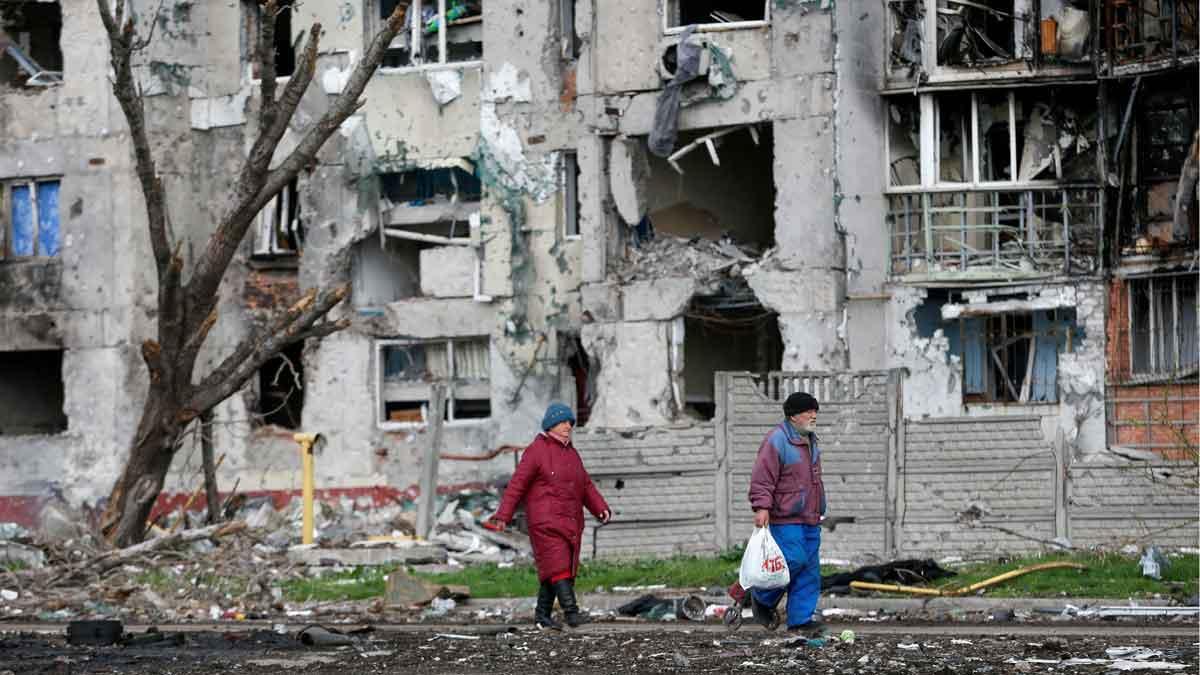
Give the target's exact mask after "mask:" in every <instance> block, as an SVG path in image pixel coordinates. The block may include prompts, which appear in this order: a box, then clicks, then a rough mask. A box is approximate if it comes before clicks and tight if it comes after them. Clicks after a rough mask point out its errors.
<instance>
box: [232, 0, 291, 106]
mask: <svg viewBox="0 0 1200 675" xmlns="http://www.w3.org/2000/svg"><path fill="white" fill-rule="evenodd" d="M295 5H296V3H295V2H294V1H293V2H292V3H291V4H289V5H287V7H286V9H287V10H288V12H290V13H291V15H290V16H289V18H288V21H289V23H290V22H291V21H292V20H294V19H295V18H296V6H295ZM240 7H241V8H242V11H243V12H246V11H249V10H250V8H251V7H253V8H254V9H255V10H257V11H258V12H259V14H257V15H256V16H255V17H254V18H253V26H249V25H246V19H245V17H244V18H243V25H242V32H243V33H244V34H245V39H246V53H245V55H244V58H245V59H246V63H245V70H246V81H247V82H248V83H250V84H251V85H252V86H255V87H257V86H259V85H261V84H262V76H261V75H259V74H257V73H256V72H255V70H257V68H258V59H257V58H256V54H257V52H258V33H259V22H260V21H261V20H262V13H261V11H262V10H261V8H259V7H258V5H257V4H256V3H255V2H254V0H241V3H240ZM252 28H253V29H252ZM288 40H289V42H290V43H291V44H292V62H293V66H292V72H291V73H288V74H287V75H279V74H278V73H279V70H278V69H279V64H278V62H276V64H275V68H276V75H275V84H277V85H278V84H283V85H286V84H287V83H288V81H290V80H291V79H292V75H293V74H294V73H295V72H296V71H295V61H296V59H297V58H298V56H299V55H298V54H296V50H295V40H294V39H293V38H292V37H291V36H289V38H288Z"/></svg>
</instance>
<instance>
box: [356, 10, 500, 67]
mask: <svg viewBox="0 0 1200 675" xmlns="http://www.w3.org/2000/svg"><path fill="white" fill-rule="evenodd" d="M376 2H377V3H378V7H379V14H378V16H379V20H380V21H381V22H382V21H383V20H385V19H387V17H389V16H391V14H392V10H394V9H395V8H396V6H397V5H403V4H408V10H407V12H406V14H405V23H404V27H403V28H402V29H401V30H400V33H399V34H398V35H397V36H396V37H395V38H393V39H392V44H391V45H390V46H389V47H388V50H387V54H386V55H385V56H384V59H383V67H385V68H404V67H410V66H424V65H437V64H445V63H464V64H465V63H472V64H473V63H476V62H478V61H480V60H482V59H483V2H482V0H443V2H444V4H443V2H439V1H438V0H411V1H410V2H405V1H404V0H376ZM439 6H442V7H444V8H445V17H444V18H445V20H444V21H443V20H442V19H443V17H442V15H441V14H440V13H439V11H438V8H439ZM417 17H419V18H417Z"/></svg>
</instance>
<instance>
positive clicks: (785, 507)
mask: <svg viewBox="0 0 1200 675" xmlns="http://www.w3.org/2000/svg"><path fill="white" fill-rule="evenodd" d="M818 409H820V406H819V405H818V404H817V399H815V398H813V397H812V396H810V395H809V394H806V393H803V392H796V393H794V394H792V395H791V396H788V398H787V401H785V402H784V404H783V415H784V418H785V419H784V420H783V422H782V423H781V424H780V425H779V426H777V427H775V428H774V429H772V430H771V433H769V434H767V437H766V438H764V439H763V442H762V445H760V446H759V448H758V457H757V458H756V459H755V460H754V471H753V473H751V474H750V506H751V508H753V509H754V526H755V527H767V526H770V528H771V536H772V537H774V538H775V542H776V543H778V544H779V548H781V549H783V557H784V559H785V560H787V564H788V574H789V575H790V576H791V582H790V583H788V585H787V588H786V589H784V588H772V589H768V590H761V591H760V590H753V591H752V593H751V600H752V602H751V607H752V608H753V610H754V618H755V619H756V620H757V621H758V622H759V623H761V624H763V625H766V626H773V625H774V623H775V606H776V605H778V604H779V600H780V598H782V597H783V594H784V592H785V590H786V592H787V596H788V600H787V627H788V630H799V631H806V632H810V633H819V632H820V631H821V630H822V626H821V623H820V621H819V620H814V619H813V611H814V610H816V608H817V598H818V596H819V595H820V594H821V554H820V549H821V517H822V516H824V515H825V484H824V483H823V482H822V480H821V449H820V448H819V447H817V434H816V433H815V432H814V431H813V429H814V428H815V426H816V422H817V410H818Z"/></svg>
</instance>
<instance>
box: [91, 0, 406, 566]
mask: <svg viewBox="0 0 1200 675" xmlns="http://www.w3.org/2000/svg"><path fill="white" fill-rule="evenodd" d="M96 2H97V5H98V6H99V9H100V18H101V20H102V21H103V22H104V28H105V30H106V31H107V33H108V42H109V53H110V54H111V59H112V69H113V74H114V77H113V80H112V90H113V95H114V96H115V97H116V99H117V101H118V103H120V105H121V111H122V112H123V113H124V115H125V119H126V121H127V122H128V123H129V135H130V138H131V139H132V142H133V153H134V159H135V161H136V169H137V176H138V182H139V184H140V186H141V190H142V196H143V197H144V199H145V203H146V215H147V217H148V224H149V230H150V243H151V248H152V250H153V252H154V263H155V269H156V271H157V276H158V306H157V317H156V318H157V322H158V336H157V337H156V338H154V339H147V340H145V341H144V342H142V349H141V351H142V358H143V359H144V360H145V362H146V366H147V367H148V369H149V376H150V387H149V391H148V394H147V396H146V402H145V406H144V407H143V409H142V417H141V421H140V422H139V424H138V427H137V435H136V436H135V438H134V439H133V440H132V443H131V446H130V449H129V459H128V461H127V463H126V464H125V468H124V470H123V472H122V473H121V476H120V477H119V478H118V479H117V481H116V483H115V484H114V485H113V489H112V493H111V495H110V497H109V501H108V507H107V509H106V510H105V513H104V517H103V519H102V521H101V527H102V530H103V532H104V535H105V536H106V537H107V539H108V540H109V541H110V542H112V543H113V544H115V545H117V546H127V545H130V544H133V543H137V542H139V541H141V540H142V538H143V537H144V535H145V530H146V526H145V523H146V518H147V517H148V516H149V514H150V510H151V508H152V507H153V505H154V502H155V500H156V499H157V497H158V494H159V492H161V491H162V487H163V481H164V479H165V478H166V475H167V470H168V469H169V468H170V466H171V460H172V458H173V457H174V456H175V453H176V451H177V450H178V448H179V445H180V444H179V441H180V437H181V436H182V435H183V433H184V432H185V430H186V429H187V428H188V425H190V424H192V423H193V421H195V420H196V419H197V418H198V417H199V416H200V415H201V414H202V413H204V412H206V411H208V410H211V409H212V408H213V407H214V406H216V405H217V404H218V403H220V402H221V401H224V400H225V399H226V398H228V397H229V396H231V395H232V394H234V393H235V392H237V391H238V390H239V389H241V388H242V386H243V385H244V384H245V383H246V381H247V380H249V379H250V377H252V376H253V375H254V374H255V373H256V372H257V371H258V369H259V368H260V367H261V366H262V365H263V364H264V363H265V362H266V361H267V360H268V359H270V358H271V357H273V356H275V355H276V354H278V353H279V351H280V350H281V349H283V348H284V347H285V346H287V345H288V344H291V343H293V342H295V341H297V340H303V339H305V338H310V337H311V338H320V337H323V336H325V335H329V334H330V333H333V332H335V331H338V330H340V329H342V328H345V327H346V325H347V323H346V322H345V321H330V320H327V319H326V314H327V313H328V312H329V311H330V310H331V309H333V308H334V307H335V306H336V305H337V304H338V303H339V302H341V300H342V299H343V298H344V297H345V296H346V294H347V293H348V290H349V289H348V287H347V286H346V285H341V286H338V287H334V288H324V289H319V290H318V289H312V290H310V291H308V292H307V293H306V294H305V295H304V296H303V297H302V298H301V299H300V300H299V301H298V302H296V303H295V304H294V305H292V306H291V307H290V308H288V309H287V310H286V311H284V312H282V313H280V314H279V315H278V316H275V317H273V318H272V319H271V320H269V321H267V322H265V325H262V326H260V327H259V328H257V329H256V330H253V331H251V332H250V334H248V335H247V336H246V337H245V338H244V339H243V340H242V341H241V342H240V343H239V344H238V345H237V346H236V347H234V348H233V350H232V352H231V353H230V354H228V356H226V357H225V359H224V360H223V361H221V362H220V363H219V364H218V365H217V366H216V367H215V368H213V369H212V371H211V372H208V373H206V374H203V376H202V377H198V375H197V373H196V360H197V357H198V356H199V354H200V350H201V347H203V345H204V342H205V340H206V339H207V337H208V334H209V331H210V330H212V327H213V325H214V324H216V322H217V302H218V295H219V294H218V291H219V288H220V285H221V280H222V278H223V277H224V276H225V271H226V269H227V268H228V267H229V264H230V262H231V261H232V260H233V257H234V254H235V253H236V251H237V249H238V247H239V246H240V244H241V243H242V239H243V238H244V237H245V236H246V232H247V230H249V229H250V225H251V224H252V223H253V222H254V220H255V217H256V216H257V214H258V212H259V211H260V210H261V209H262V208H263V207H264V206H265V205H266V204H267V203H268V202H270V201H271V199H273V198H274V197H275V196H276V195H277V194H278V193H279V192H280V190H282V189H283V188H285V187H286V186H287V185H288V183H289V182H290V181H291V180H292V179H293V178H295V177H296V175H297V173H299V172H300V171H301V170H302V169H304V168H305V167H308V166H310V165H312V164H313V163H315V158H316V154H317V152H318V151H319V150H320V149H321V146H322V145H324V144H325V141H327V140H328V139H329V137H330V136H331V135H333V133H334V132H335V131H337V129H338V127H339V126H340V125H341V124H342V122H344V121H345V120H346V119H347V118H348V117H350V115H352V114H353V113H354V112H355V111H356V110H357V109H358V108H359V107H360V106H361V105H362V102H361V101H360V100H359V96H360V95H361V94H362V92H363V89H364V88H365V87H366V85H367V81H368V80H369V79H370V78H371V76H372V75H373V74H374V73H375V70H376V69H377V68H378V67H379V64H380V62H381V61H382V59H383V56H384V52H385V51H386V49H387V46H388V44H389V43H390V42H391V41H392V38H393V37H394V36H395V35H396V34H397V32H399V30H400V29H401V27H402V25H403V22H404V12H405V9H406V6H405V5H404V4H400V5H398V6H397V8H396V10H395V11H394V12H392V15H391V16H390V17H389V18H388V20H387V22H386V24H385V25H384V27H383V28H382V29H381V30H380V31H379V33H378V34H376V35H375V37H374V38H373V39H372V40H371V44H370V46H369V47H368V48H367V50H366V53H365V54H364V55H363V58H362V60H361V61H359V62H358V64H357V65H356V66H355V68H354V72H353V73H352V74H351V76H350V78H349V80H348V82H347V84H346V86H345V87H344V89H343V90H342V92H341V93H340V94H338V95H337V96H336V97H334V98H333V100H332V101H331V104H330V106H329V108H328V110H327V111H326V112H325V113H324V114H323V115H322V116H321V117H320V119H318V120H317V121H316V122H315V123H314V124H313V125H312V126H311V127H309V128H308V129H307V130H306V131H305V132H304V133H303V136H302V138H301V140H300V141H299V143H298V144H297V145H296V147H295V148H294V149H293V150H292V151H291V152H290V153H289V154H288V155H287V156H286V157H284V158H283V159H282V161H281V162H279V163H278V164H277V166H276V168H271V160H272V157H273V156H274V154H275V150H276V147H277V146H278V144H279V141H280V139H281V138H282V137H283V135H284V133H285V132H286V131H287V129H288V125H289V124H290V123H291V121H292V115H293V114H294V113H295V111H296V108H297V106H298V105H299V104H300V99H301V97H302V96H303V95H304V92H305V90H306V89H307V88H308V86H309V83H310V82H312V79H313V75H314V72H315V70H316V65H317V52H318V47H319V43H320V39H321V26H320V24H314V25H313V26H312V28H311V29H310V30H309V31H308V35H307V37H306V39H304V40H302V42H301V44H300V46H298V48H297V54H298V57H297V59H296V61H297V62H296V66H295V71H294V72H293V74H292V75H291V78H290V79H289V80H288V81H287V84H286V85H284V87H283V91H282V92H277V91H276V89H277V84H276V80H275V77H276V68H275V49H274V44H275V21H274V18H275V16H276V14H278V13H279V12H280V11H282V10H283V9H285V8H287V7H288V6H289V5H290V4H291V3H290V0H258V4H259V11H260V12H261V13H262V16H263V20H262V21H261V22H260V28H259V34H258V49H257V59H258V64H259V69H260V70H259V74H260V76H261V85H260V89H259V92H258V94H259V109H258V119H257V128H256V129H255V130H254V133H255V138H254V142H253V144H252V146H251V148H250V150H249V153H248V155H247V157H246V159H245V162H244V163H243V164H242V167H241V169H240V171H238V173H237V175H236V178H235V179H234V182H233V185H232V190H231V192H232V194H231V196H230V198H229V201H228V204H226V206H225V207H224V211H223V213H222V214H221V216H220V220H219V222H218V223H217V226H216V229H215V231H214V232H213V234H212V236H210V237H209V238H208V241H207V243H206V244H205V245H204V248H203V252H202V253H201V254H200V255H199V257H198V258H197V259H196V260H195V261H194V263H193V265H192V267H191V270H190V273H189V274H187V275H186V277H187V278H186V279H185V278H184V277H185V274H184V261H183V259H182V257H181V256H180V250H181V243H182V242H181V241H179V240H178V239H174V238H173V236H172V233H171V232H170V231H169V227H168V225H169V223H170V222H171V215H170V213H169V208H168V202H167V197H166V191H165V189H164V187H163V181H162V178H161V177H160V176H159V174H158V171H157V169H156V166H155V158H154V155H153V153H152V152H151V149H150V140H149V134H150V133H151V132H150V130H148V129H147V127H146V115H145V108H144V105H143V98H142V91H141V88H140V87H139V86H138V84H137V82H136V80H135V78H134V74H133V58H134V56H135V54H137V53H138V52H139V51H140V50H142V49H144V48H145V47H146V46H147V45H148V44H149V42H150V39H151V38H152V37H153V31H152V30H151V31H150V33H149V34H148V35H147V36H146V37H145V38H143V37H141V36H139V35H138V32H137V29H136V27H135V21H134V17H133V13H132V10H131V9H130V8H128V7H127V6H126V3H125V0H115V6H113V5H112V4H110V2H109V0H96ZM156 20H157V17H155V18H154V20H152V21H151V22H150V24H149V25H151V26H153V25H154V23H155V22H156Z"/></svg>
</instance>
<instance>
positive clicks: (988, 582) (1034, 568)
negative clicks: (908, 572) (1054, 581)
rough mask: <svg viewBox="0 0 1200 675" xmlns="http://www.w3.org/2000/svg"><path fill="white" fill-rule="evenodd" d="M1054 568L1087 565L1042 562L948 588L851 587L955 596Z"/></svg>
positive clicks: (854, 585) (859, 583)
mask: <svg viewBox="0 0 1200 675" xmlns="http://www.w3.org/2000/svg"><path fill="white" fill-rule="evenodd" d="M1053 569H1077V570H1086V569H1087V567H1086V566H1085V565H1080V564H1079V563H1073V562H1048V563H1041V564H1038V565H1029V566H1027V567H1022V568H1020V569H1016V570H1012V571H1010V572H1005V573H1004V574H999V575H997V576H994V577H992V578H990V579H985V580H983V581H980V582H979V583H976V584H971V585H970V586H964V587H962V588H955V589H946V590H943V589H938V588H919V587H914V586H901V585H894V584H874V583H869V582H865V581H851V582H850V587H851V588H857V589H861V590H871V591H887V592H890V593H909V594H913V595H935V596H950V597H953V596H962V595H968V594H971V593H974V592H976V591H979V590H983V589H985V588H988V587H989V586H995V585H996V584H999V583H1003V582H1005V581H1008V580H1009V579H1015V578H1016V577H1019V576H1022V575H1025V574H1029V573H1030V572H1039V571H1042V570H1053Z"/></svg>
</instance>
